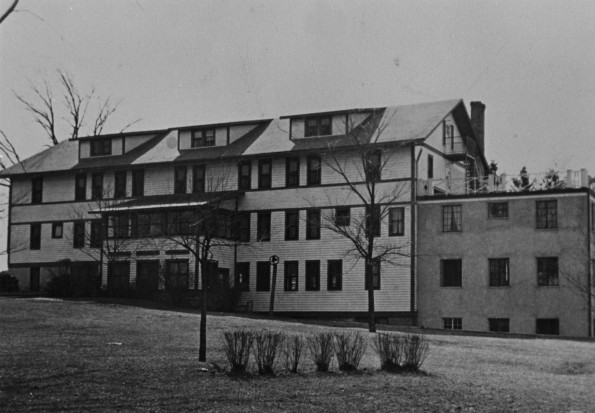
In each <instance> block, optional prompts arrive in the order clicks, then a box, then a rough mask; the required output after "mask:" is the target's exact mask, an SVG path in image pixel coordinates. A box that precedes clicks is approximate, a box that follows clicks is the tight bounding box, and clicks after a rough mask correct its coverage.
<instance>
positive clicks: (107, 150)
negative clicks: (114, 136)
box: [90, 139, 112, 156]
mask: <svg viewBox="0 0 595 413" xmlns="http://www.w3.org/2000/svg"><path fill="white" fill-rule="evenodd" d="M90 145H91V156H106V155H111V154H112V140H111V139H93V140H91V141H90Z"/></svg>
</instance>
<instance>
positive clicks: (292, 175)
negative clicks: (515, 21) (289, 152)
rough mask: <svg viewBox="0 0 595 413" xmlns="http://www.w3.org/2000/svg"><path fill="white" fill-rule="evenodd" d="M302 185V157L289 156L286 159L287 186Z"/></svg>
mask: <svg viewBox="0 0 595 413" xmlns="http://www.w3.org/2000/svg"><path fill="white" fill-rule="evenodd" d="M299 185H300V158H287V159H286V160H285V186H288V187H292V186H299Z"/></svg>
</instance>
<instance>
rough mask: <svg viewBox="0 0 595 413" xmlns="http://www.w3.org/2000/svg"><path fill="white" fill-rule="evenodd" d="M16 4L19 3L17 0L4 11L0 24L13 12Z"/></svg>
mask: <svg viewBox="0 0 595 413" xmlns="http://www.w3.org/2000/svg"><path fill="white" fill-rule="evenodd" d="M18 3H19V0H14V1H13V2H12V4H11V5H10V7H8V9H6V11H5V12H4V14H2V17H0V24H2V22H3V21H4V20H5V19H6V18H7V17H8V16H9V15H10V14H11V13H12V12H13V11H14V9H15V8H16V7H17V4H18Z"/></svg>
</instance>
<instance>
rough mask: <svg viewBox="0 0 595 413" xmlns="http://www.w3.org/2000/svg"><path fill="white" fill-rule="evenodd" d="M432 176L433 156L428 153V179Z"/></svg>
mask: <svg viewBox="0 0 595 413" xmlns="http://www.w3.org/2000/svg"><path fill="white" fill-rule="evenodd" d="M432 178H434V157H433V156H432V155H428V179H432Z"/></svg>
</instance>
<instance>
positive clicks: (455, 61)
mask: <svg viewBox="0 0 595 413" xmlns="http://www.w3.org/2000/svg"><path fill="white" fill-rule="evenodd" d="M11 3H12V0H10V1H9V0H0V6H2V12H3V11H4V10H5V9H6V8H7V7H8V6H9V5H10V4H11ZM594 16H595V2H594V1H591V0H589V1H583V2H579V1H573V2H566V1H541V0H540V1H537V0H535V1H523V0H521V1H489V2H487V1H477V0H473V1H471V0H469V1H418V0H416V1H349V0H347V1H338V0H335V1H303V0H300V1H279V0H275V1H221V0H216V1H182V0H176V1H161V0H114V1H98V0H93V1H83V0H76V1H74V0H73V1H67V0H54V1H41V0H21V1H20V3H19V5H18V8H17V12H16V13H14V14H12V15H11V16H10V17H9V18H8V19H7V20H5V21H4V22H3V23H2V25H0V129H2V130H3V131H4V132H5V133H6V134H7V135H8V136H10V137H11V138H12V139H13V141H14V142H15V143H16V145H17V147H18V149H19V151H20V152H21V155H22V156H24V157H26V156H29V155H32V154H34V153H36V152H38V151H40V150H41V149H43V146H44V145H45V144H46V143H47V140H46V138H45V137H44V135H43V132H42V130H41V128H40V127H39V126H37V125H35V124H34V122H32V118H31V116H30V114H28V113H27V112H25V111H24V110H23V108H22V106H21V105H20V104H19V103H18V102H17V100H16V98H15V97H14V93H13V91H14V92H16V93H19V94H21V95H24V96H30V88H29V84H30V82H33V83H35V84H40V83H41V82H42V81H44V80H47V81H48V82H49V83H50V84H54V83H55V82H56V80H57V75H56V70H57V69H62V70H65V71H68V72H69V73H70V74H71V75H72V77H73V78H74V79H75V82H76V84H77V85H78V87H79V89H80V90H81V91H88V90H90V89H91V87H92V86H95V88H96V90H97V93H98V94H100V95H101V96H103V97H111V98H112V99H113V100H115V101H120V100H121V101H122V104H121V106H120V108H119V110H118V112H117V113H116V115H115V116H113V118H112V120H111V122H110V123H109V124H108V125H107V128H106V130H105V131H104V132H118V131H119V130H120V129H121V128H122V127H124V125H126V124H128V123H129V122H131V121H134V120H137V119H141V120H140V121H139V122H138V123H136V124H135V125H134V126H133V128H132V129H131V130H143V129H161V128H166V127H171V126H181V125H194V124H200V123H211V122H223V121H231V120H244V119H258V118H268V117H278V116H282V115H289V114H292V113H301V112H314V111H324V110H334V109H348V108H355V107H370V106H386V105H397V104H408V103H418V102H427V101H435V100H444V99H452V98H462V99H464V101H465V103H466V104H467V107H468V105H469V102H471V101H474V100H481V101H482V102H484V103H485V104H486V106H487V108H486V157H487V158H488V160H491V159H494V160H496V161H497V162H498V165H499V167H500V172H507V173H509V174H513V173H518V171H519V169H520V168H521V167H522V166H524V165H526V166H527V169H528V170H529V172H541V171H545V170H547V169H549V168H552V167H553V168H556V169H558V170H565V169H567V168H570V169H580V168H587V169H589V172H590V173H591V175H593V174H595V140H594V138H593V132H594V131H595V116H594V111H595V24H594V23H593V17H594ZM1 225H2V229H1V230H0V234H1V233H3V232H5V228H6V227H5V223H4V222H2V223H1ZM0 242H1V243H2V245H4V243H5V241H4V239H3V238H2V237H1V236H0ZM3 267H4V262H3V261H1V260H0V269H2V268H3Z"/></svg>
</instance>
